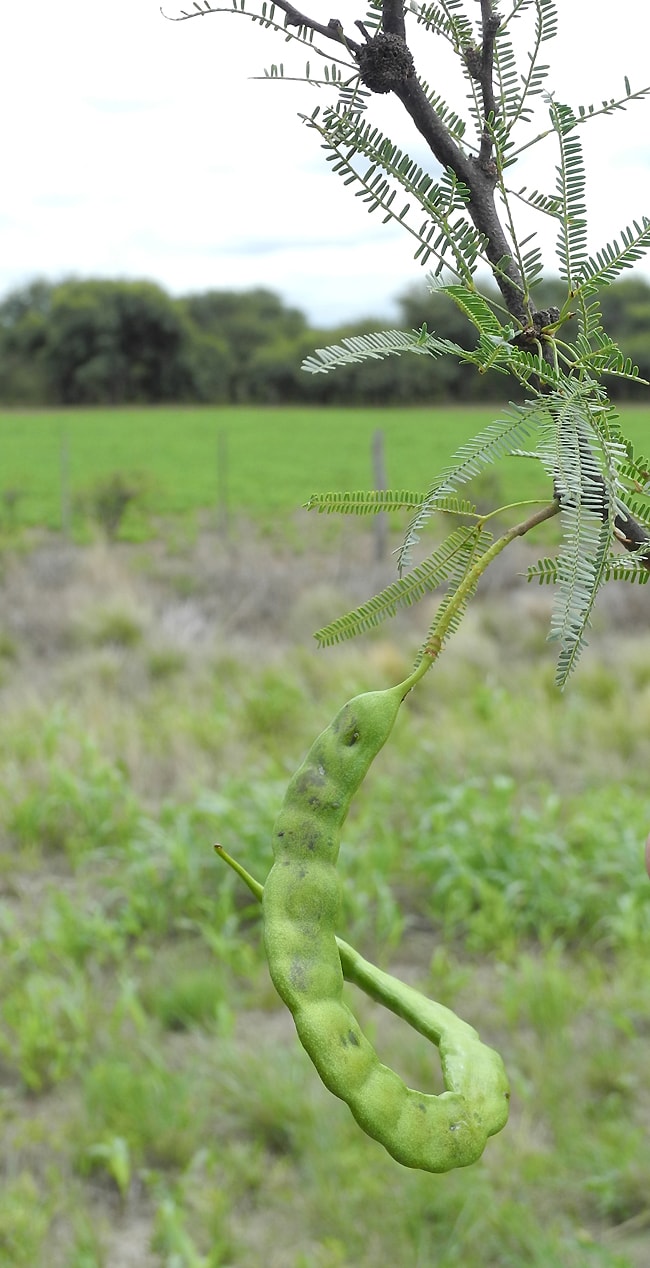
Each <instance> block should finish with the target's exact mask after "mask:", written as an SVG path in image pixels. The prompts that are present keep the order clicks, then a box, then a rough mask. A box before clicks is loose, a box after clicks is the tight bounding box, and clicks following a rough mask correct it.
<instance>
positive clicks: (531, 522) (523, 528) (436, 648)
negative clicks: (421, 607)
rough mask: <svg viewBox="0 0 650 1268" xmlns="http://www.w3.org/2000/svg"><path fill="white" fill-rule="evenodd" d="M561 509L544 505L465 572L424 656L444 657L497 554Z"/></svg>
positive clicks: (556, 504)
mask: <svg viewBox="0 0 650 1268" xmlns="http://www.w3.org/2000/svg"><path fill="white" fill-rule="evenodd" d="M500 509H501V508H500ZM559 510H560V504H559V502H558V501H556V500H554V501H553V502H548V503H546V505H545V506H542V507H541V508H540V510H539V511H535V513H534V514H533V515H529V517H528V519H525V520H521V521H520V522H519V524H514V525H513V527H512V528H509V529H508V530H507V532H505V533H504V534H503V535H502V536H501V537H498V538H497V540H496V541H495V542H493V543H492V545H491V546H489V547H488V549H487V550H486V551H484V553H483V554H482V555H481V556H480V558H479V559H477V561H476V563H475V564H474V565H473V567H472V568H470V569H468V571H467V572H466V573H465V576H464V577H463V579H462V581H461V583H460V585H459V586H458V589H457V590H456V593H455V594H454V596H453V598H452V599H451V600H450V602H449V604H448V606H447V607H446V608H445V611H444V614H443V616H442V619H441V621H440V624H439V625H437V626H436V627H435V631H434V633H433V634H432V636H431V638H430V639H429V641H428V642H427V644H426V645H425V647H424V648H423V653H424V654H425V655H429V656H430V657H431V660H432V661H433V660H435V658H436V657H437V656H438V655H439V654H440V651H441V649H442V645H443V643H444V640H445V636H446V635H447V633H448V631H449V628H450V626H451V625H452V624H453V621H454V617H455V616H456V613H457V612H458V611H460V610H462V607H463V603H464V602H465V599H466V597H467V595H469V594H471V593H472V591H473V590H474V587H475V586H476V584H477V582H478V580H479V577H481V576H482V575H483V573H484V572H485V570H486V568H489V566H490V564H491V563H492V562H493V560H494V559H496V557H497V555H500V554H501V551H502V550H505V548H506V546H509V545H510V543H511V542H513V541H514V540H515V538H517V537H525V535H526V533H529V532H530V530H531V529H532V528H537V525H538V524H543V523H544V521H545V520H550V519H552V518H553V516H554V515H557V514H558V513H559ZM484 518H485V519H489V518H490V516H489V515H488V516H485V517H484ZM482 523H483V521H479V523H478V524H477V529H480V528H481V526H482Z"/></svg>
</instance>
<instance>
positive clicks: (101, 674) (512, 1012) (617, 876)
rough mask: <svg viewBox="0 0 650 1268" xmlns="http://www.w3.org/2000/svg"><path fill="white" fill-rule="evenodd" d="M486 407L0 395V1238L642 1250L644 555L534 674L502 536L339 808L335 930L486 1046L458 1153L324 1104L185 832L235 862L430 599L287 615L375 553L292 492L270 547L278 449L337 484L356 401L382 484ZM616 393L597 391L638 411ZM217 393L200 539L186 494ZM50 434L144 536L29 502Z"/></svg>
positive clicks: (114, 1265) (184, 1257) (68, 1244)
mask: <svg viewBox="0 0 650 1268" xmlns="http://www.w3.org/2000/svg"><path fill="white" fill-rule="evenodd" d="M492 416H493V413H492V411H490V412H489V413H484V414H481V415H480V416H477V415H476V414H473V415H471V416H470V415H469V414H467V413H464V412H458V413H457V414H456V413H455V412H453V411H451V412H447V411H445V412H444V415H441V414H440V413H430V412H428V411H409V412H407V413H403V414H400V413H398V412H393V411H390V412H389V411H386V412H385V413H381V412H379V413H378V412H377V411H371V412H367V413H365V412H362V411H361V412H357V411H333V412H332V413H329V412H328V413H324V412H321V413H319V412H317V411H284V410H282V411H250V410H224V411H215V410H169V411H167V410H143V411H115V412H112V411H92V412H84V413H79V414H74V413H70V414H68V413H65V414H56V413H49V414H42V415H33V416H32V415H13V416H8V415H3V416H2V418H1V419H0V452H1V453H2V463H3V465H2V471H3V476H2V480H1V481H0V492H1V491H2V489H4V490H5V491H6V490H10V489H11V488H12V487H15V488H16V489H19V488H22V490H23V493H24V495H23V497H21V498H20V499H19V500H18V501H17V503H16V508H15V509H16V525H15V527H16V528H17V529H18V530H20V528H21V526H22V525H31V526H32V527H31V529H30V531H29V532H28V533H25V534H21V533H20V531H17V532H16V533H15V534H14V533H12V532H6V533H5V534H4V535H3V536H2V538H1V539H0V544H1V546H2V550H1V553H0V595H1V603H0V995H1V997H2V1010H1V1015H0V1130H1V1136H0V1139H1V1140H2V1144H1V1145H0V1174H1V1176H2V1183H1V1184H0V1268H260V1265H264V1268H392V1266H393V1265H395V1264H400V1265H401V1264H408V1265H409V1266H412V1268H466V1266H467V1265H472V1268H521V1266H522V1265H533V1266H534V1268H585V1266H589V1268H646V1265H647V1263H648V1246H649V1243H650V1207H649V1203H648V1192H649V1186H650V1162H649V1156H650V1151H649V1149H648V1133H649V1130H650V1085H649V1084H648V1077H647V1066H648V1062H647V1039H648V1030H649V1018H650V985H649V982H650V979H649V977H648V973H647V963H648V955H649V954H650V884H649V882H648V879H647V876H646V874H645V871H644V868H643V842H644V839H645V836H646V835H647V833H648V830H649V829H650V798H649V796H648V787H647V773H648V770H649V769H650V668H649V666H650V656H649V651H650V646H649V640H648V633H647V630H648V602H649V601H650V600H649V598H648V593H647V588H641V587H635V588H634V589H632V588H631V587H629V588H623V587H617V586H616V585H613V586H611V587H608V588H607V589H606V591H605V594H604V595H603V596H602V603H600V604H599V606H598V608H597V611H596V616H595V621H594V629H593V636H592V638H591V640H590V647H589V648H588V649H587V651H586V652H585V655H584V658H583V661H582V663H581V667H580V669H579V671H578V674H577V675H576V678H575V679H574V680H572V682H571V684H570V686H569V688H568V689H567V691H566V693H565V694H564V696H560V695H559V694H558V692H557V691H556V690H555V689H554V687H553V685H552V684H553V673H554V655H553V651H552V648H550V647H549V646H548V645H547V644H546V641H545V638H546V630H547V622H548V614H549V602H550V595H549V593H548V591H547V589H546V588H541V589H540V588H537V587H535V588H531V587H527V586H526V585H525V583H523V582H522V581H521V577H520V576H518V574H520V573H521V565H522V560H523V556H522V555H521V554H520V553H518V549H519V548H518V547H513V548H512V557H511V552H510V551H508V552H505V554H504V556H503V559H504V561H505V563H506V565H507V569H506V573H505V574H504V573H498V572H497V569H495V570H494V571H495V573H497V576H496V578H495V580H494V581H493V583H492V585H491V586H490V587H489V588H486V591H485V593H484V594H482V596H481V597H479V598H478V599H477V601H476V602H475V604H474V605H473V606H472V608H471V610H470V611H469V612H468V614H467V616H466V618H465V621H464V623H463V625H462V627H461V630H460V632H459V634H458V635H457V637H455V638H454V640H453V641H452V643H451V645H450V647H449V649H448V651H446V652H445V654H444V656H443V657H442V658H441V660H440V663H439V664H438V665H437V666H436V667H435V670H434V671H432V673H431V674H430V675H429V676H428V678H427V680H426V682H425V683H424V684H422V688H421V689H420V690H418V692H417V693H414V694H413V697H412V698H411V697H409V699H408V700H407V702H406V703H405V705H404V707H403V711H402V716H401V717H400V719H399V723H398V726H397V727H396V729H395V732H394V736H393V737H392V738H391V741H390V743H389V745H388V746H387V748H386V749H385V750H384V751H383V752H382V753H381V754H380V756H379V758H378V760H377V762H376V763H375V765H374V767H373V770H372V772H371V774H370V776H369V778H368V781H367V783H366V784H365V785H364V788H363V790H362V792H361V794H360V796H359V797H358V799H357V800H356V801H355V804H354V806H353V808H352V813H351V815H350V817H349V820H348V822H347V824H346V828H345V833H344V839H343V846H342V852H341V863H340V872H341V877H342V881H343V886H344V910H343V919H342V926H341V933H342V935H343V936H345V937H346V938H348V939H349V940H350V941H351V942H353V943H354V944H355V945H356V946H357V947H358V948H359V950H361V951H362V952H363V953H365V954H367V955H368V956H369V957H370V958H372V959H374V960H375V961H376V962H377V963H379V964H380V965H382V966H383V967H386V968H388V969H389V970H391V971H393V972H395V973H397V974H398V975H399V976H400V977H402V978H403V979H405V980H407V981H410V982H412V983H414V984H416V985H418V986H419V987H420V988H421V989H423V990H424V991H425V992H426V993H427V994H429V995H431V996H432V997H433V998H436V999H439V1000H441V1001H442V1002H443V1003H445V1004H447V1005H449V1006H450V1007H452V1008H454V1009H455V1010H456V1011H458V1012H459V1013H460V1015H461V1016H463V1017H464V1018H465V1019H466V1020H468V1021H470V1022H471V1023H473V1024H474V1025H475V1026H477V1028H478V1029H479V1031H480V1032H481V1035H482V1037H484V1038H485V1039H486V1041H487V1042H489V1043H491V1044H493V1045H494V1046H495V1047H497V1048H498V1049H499V1050H500V1051H501V1053H502V1055H503V1057H504V1060H505V1064H506V1067H507V1070H508V1073H509V1077H510V1080H511V1086H512V1107H511V1119H510V1123H509V1124H508V1126H507V1127H506V1128H505V1130H504V1131H503V1132H502V1133H501V1134H500V1135H499V1136H497V1137H495V1138H494V1139H493V1140H492V1141H490V1142H489V1143H488V1146H487V1149H486V1151H485V1155H484V1157H483V1159H482V1160H481V1161H480V1162H479V1163H477V1164H476V1165H475V1166H473V1167H470V1168H468V1169H466V1170H464V1171H460V1172H455V1173H451V1174H449V1175H446V1176H434V1175H427V1174H423V1173H417V1172H411V1171H407V1170H405V1169H404V1168H401V1167H400V1166H399V1165H398V1164H396V1163H394V1162H392V1161H391V1159H390V1158H389V1157H388V1155H386V1154H384V1152H383V1151H382V1150H381V1148H380V1146H378V1145H377V1144H376V1143H375V1142H373V1141H370V1140H369V1139H367V1138H366V1137H364V1136H362V1135H361V1134H360V1132H359V1131H358V1129H357V1127H356V1126H355V1124H354V1123H353V1121H352V1119H351V1116H350V1114H349V1111H348V1110H347V1108H346V1106H344V1105H343V1104H341V1103H340V1102H338V1101H336V1100H335V1099H334V1098H333V1097H331V1096H330V1095H329V1093H327V1092H326V1090H325V1089H324V1087H323V1086H322V1085H321V1084H320V1082H319V1081H318V1078H317V1076H316V1075H315V1073H314V1071H313V1069H312V1068H311V1066H310V1065H309V1062H308V1060H307V1058H306V1056H305V1054H304V1053H303V1052H302V1050H301V1049H300V1047H299V1045H298V1043H297V1040H296V1037H295V1032H294V1029H293V1025H292V1022H291V1019H290V1017H289V1015H288V1013H287V1012H286V1010H285V1009H284V1007H283V1006H281V1005H280V1003H279V1000H278V999H277V997H276V995H275V993H274V991H273V988H272V986H271V984H270V981H269V977H268V970H267V967H266V963H265V960H264V956H263V953H262V947H261V937H260V921H259V911H258V909H257V908H256V906H255V904H254V903H252V902H251V900H250V896H249V895H248V893H247V891H245V890H243V889H241V888H239V887H238V885H237V883H236V881H235V878H234V877H233V876H232V875H231V874H230V873H228V872H227V871H226V868H225V867H224V865H223V864H222V863H220V862H219V861H218V860H217V858H216V857H215V855H214V852H213V849H212V846H213V843H214V842H215V841H217V840H218V841H220V842H221V843H222V844H223V845H224V846H225V848H226V849H228V850H229V851H230V853H232V854H234V855H235V856H236V857H237V858H239V859H240V860H241V862H242V863H243V864H244V865H245V866H247V867H248V868H249V869H250V870H251V871H252V872H253V873H254V874H255V875H257V876H258V877H259V879H261V880H263V879H264V878H265V876H266V873H267V871H268V868H269V866H270V862H271V846H270V839H271V829H272V824H273V821H274V818H275V815H276V813H277V810H278V808H279V805H280V802H281V799H282V795H283V792H284V789H285V787H286V784H287V781H288V778H289V776H290V775H291V773H292V772H293V770H294V769H295V767H296V766H297V764H298V762H299V761H300V759H301V757H302V756H303V754H304V752H305V750H306V748H307V747H308V745H309V744H310V743H311V741H312V740H313V738H314V737H315V735H316V734H317V733H318V732H319V731H320V730H321V729H322V728H323V727H324V726H325V725H326V724H327V723H328V721H329V720H330V718H331V717H332V716H333V714H334V712H335V711H336V710H337V709H338V708H339V707H340V705H341V703H342V702H343V701H344V700H345V699H347V698H349V697H350V696H351V695H353V694H355V693H356V692H358V691H361V690H364V689H366V688H373V687H382V686H386V685H389V684H390V683H393V682H397V681H399V680H400V679H401V678H403V677H404V676H405V674H406V672H407V671H408V668H409V666H410V663H411V658H412V655H413V652H414V650H415V649H416V648H417V646H418V644H419V641H420V638H421V636H422V633H423V630H424V629H425V628H426V625H427V624H428V620H429V616H430V613H431V604H432V603H433V602H434V600H433V599H429V600H427V601H425V604H424V611H422V610H421V609H420V607H417V608H414V609H409V610H407V611H405V612H403V613H401V614H400V615H399V616H398V618H396V620H395V621H394V622H393V623H391V624H390V625H388V626H385V627H382V628H381V629H379V630H376V631H374V632H373V633H372V634H371V635H369V636H367V637H366V638H364V639H362V640H360V641H359V643H358V644H354V645H352V646H342V647H336V648H332V649H329V650H327V651H317V650H316V649H315V646H314V644H313V642H312V640H311V634H312V632H313V630H314V629H315V628H316V627H317V626H318V625H319V624H321V623H322V622H324V621H325V620H328V619H331V618H332V617H333V616H336V615H338V614H339V613H340V612H341V611H343V610H344V609H345V608H346V607H348V606H350V605H353V604H355V603H358V602H360V601H361V600H362V599H363V598H366V597H367V596H368V594H369V592H370V591H371V589H372V587H373V586H374V587H375V588H378V587H379V586H381V585H383V584H386V583H387V581H388V580H391V579H392V578H393V576H394V571H393V563H392V561H390V560H388V561H387V562H385V563H381V562H380V563H377V561H376V560H375V559H374V549H373V539H372V533H371V525H370V524H369V523H368V521H360V522H358V523H357V524H356V525H355V531H354V533H353V534H352V533H348V532H346V535H345V546H344V548H340V547H339V545H338V544H337V545H336V547H335V548H328V541H329V537H328V530H329V523H328V522H326V521H324V520H315V521H314V532H313V533H311V532H310V535H309V549H305V548H304V544H303V543H302V542H301V543H300V544H298V543H296V544H297V548H296V549H292V547H291V542H292V540H293V541H294V542H296V534H295V526H294V529H293V530H292V512H293V510H294V509H295V508H296V507H297V506H299V505H300V503H302V502H303V501H304V500H305V497H306V496H307V495H308V492H311V491H312V489H313V487H314V479H313V475H314V472H316V473H317V476H318V482H317V487H318V486H320V487H322V488H327V487H333V486H336V485H340V484H346V485H353V484H354V485H363V484H364V483H367V482H368V481H369V449H370V437H371V434H372V431H373V430H374V428H376V427H377V426H382V427H383V428H384V430H385V434H386V450H387V460H388V467H389V476H390V479H391V482H392V483H394V484H401V485H405V486H409V485H413V484H414V483H418V482H419V479H420V477H421V475H422V472H423V471H424V470H426V473H427V476H426V478H427V479H428V478H429V475H432V474H433V472H434V470H435V469H436V468H437V467H438V466H440V465H442V463H443V462H444V461H445V459H446V457H447V456H448V455H449V453H450V452H451V451H452V449H453V448H455V447H456V446H457V445H458V444H459V443H462V441H463V439H465V438H466V437H467V436H468V435H469V434H470V433H471V431H472V429H475V428H476V426H477V422H479V421H482V422H487V421H489V419H490V418H491V417H492ZM645 426H646V424H645V421H644V416H643V415H642V414H641V413H639V414H638V415H635V416H632V415H630V430H631V431H632V432H633V433H634V434H635V437H636V438H638V439H639V441H640V443H641V444H642V432H643V428H644V427H645ZM224 427H227V429H228V436H229V443H228V456H229V486H228V487H229V499H230V502H231V509H232V510H233V511H235V510H236V511H237V514H238V518H237V522H233V525H232V526H231V535H230V539H229V540H225V539H224V535H223V534H222V533H220V532H219V531H218V529H217V528H216V526H215V520H214V517H213V516H211V515H207V516H206V515H205V514H204V513H205V512H206V511H210V510H211V508H214V507H215V490H216V489H217V488H218V479H217V473H216V454H217V449H218V445H217V437H218V434H219V430H220V428H224ZM635 429H636V431H635ZM452 433H453V434H452ZM62 436H65V438H66V440H65V446H66V447H65V449H64V457H65V462H66V463H67V467H68V469H67V471H65V472H64V479H66V478H69V481H70V485H71V488H72V489H73V490H77V489H78V490H82V489H83V488H84V487H87V486H88V485H89V484H90V483H91V482H92V480H93V479H95V478H97V476H99V475H101V474H102V473H106V472H109V471H115V470H118V471H127V472H129V471H135V470H146V471H147V472H150V473H151V474H152V484H151V500H150V503H149V505H148V507H147V514H146V516H142V518H141V520H140V521H138V520H137V519H136V520H134V521H132V522H131V525H130V529H131V530H133V532H132V537H133V538H134V539H137V538H140V539H141V540H123V541H118V542H116V543H113V544H109V543H107V542H106V541H105V540H102V539H101V538H100V537H99V536H98V535H97V534H95V535H94V536H92V535H91V534H87V537H88V540H86V541H85V542H84V541H83V540H75V541H70V540H68V541H65V540H62V537H61V534H60V533H59V532H51V531H48V528H47V526H48V525H50V526H51V527H54V528H55V529H56V528H58V527H59V525H60V513H61V510H60V500H59V499H60V485H61V453H62V449H61V438H62ZM398 439H399V445H398ZM398 452H399V453H400V454H401V457H400V458H399V463H400V464H401V465H399V466H398V457H397V455H398ZM393 453H394V462H393V457H392V456H391V455H392V454H393ZM428 453H430V454H431V466H430V468H429V465H428V460H427V454H428ZM343 454H345V455H346V457H345V465H344V464H343ZM5 460H6V461H5ZM425 461H426V462H427V465H426V467H425V465H424V464H425ZM393 465H394V467H395V469H393ZM520 469H521V470H524V468H523V467H522V468H520ZM414 477H415V478H414ZM508 478H509V477H508ZM536 478H537V477H536ZM30 490H31V491H30ZM307 491H308V492H307ZM501 492H502V495H504V500H505V497H507V496H508V494H507V490H505V489H502V490H501ZM163 493H164V496H163ZM275 498H277V501H275V500H274V499H275ZM246 505H248V509H249V512H250V514H249V518H248V519H247V520H246V521H244V520H243V519H241V518H240V517H241V515H242V513H243V509H244V507H245V506H246ZM7 506H8V504H7ZM7 506H5V510H7ZM301 523H304V521H301ZM43 526H45V527H43ZM76 527H77V528H78V525H76ZM127 527H128V526H127ZM347 527H349V526H347ZM190 529H191V531H190ZM76 536H77V538H80V537H83V533H77V534H76ZM142 539H146V540H142ZM298 546H299V548H298ZM330 547H331V543H330ZM522 549H523V547H522ZM350 1000H351V1003H352V1006H353V1007H354V1008H355V1009H356V1010H357V1011H358V1012H359V1015H360V1017H361V1020H362V1022H363V1024H364V1027H365V1028H366V1029H367V1032H368V1034H369V1035H370V1037H371V1038H372V1039H373V1041H374V1042H375V1043H376V1045H377V1047H378V1050H379V1052H380V1055H381V1057H382V1058H383V1059H385V1060H386V1061H387V1062H388V1064H390V1065H391V1066H393V1067H394V1068H395V1069H397V1071H398V1072H399V1073H400V1075H401V1076H402V1077H403V1078H404V1079H405V1080H406V1081H407V1082H408V1083H409V1084H410V1085H412V1086H415V1087H420V1088H422V1089H423V1090H425V1091H437V1090H440V1075H439V1065H438V1061H437V1057H436V1053H435V1051H433V1050H432V1049H431V1046H430V1045H428V1044H426V1042H425V1041H424V1039H422V1037H421V1036H418V1035H414V1034H413V1032H411V1031H409V1030H407V1029H406V1027H405V1026H403V1025H402V1024H400V1023H399V1022H398V1021H397V1020H396V1019H395V1018H392V1017H388V1016H386V1015H385V1014H384V1013H383V1012H382V1010H380V1009H378V1008H377V1007H375V1006H374V1005H372V1004H371V1003H370V1002H369V1001H367V1000H364V999H363V998H360V997H359V996H358V994H357V993H356V992H354V991H353V989H352V988H350ZM387 1195H388V1196H389V1200H387Z"/></svg>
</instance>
